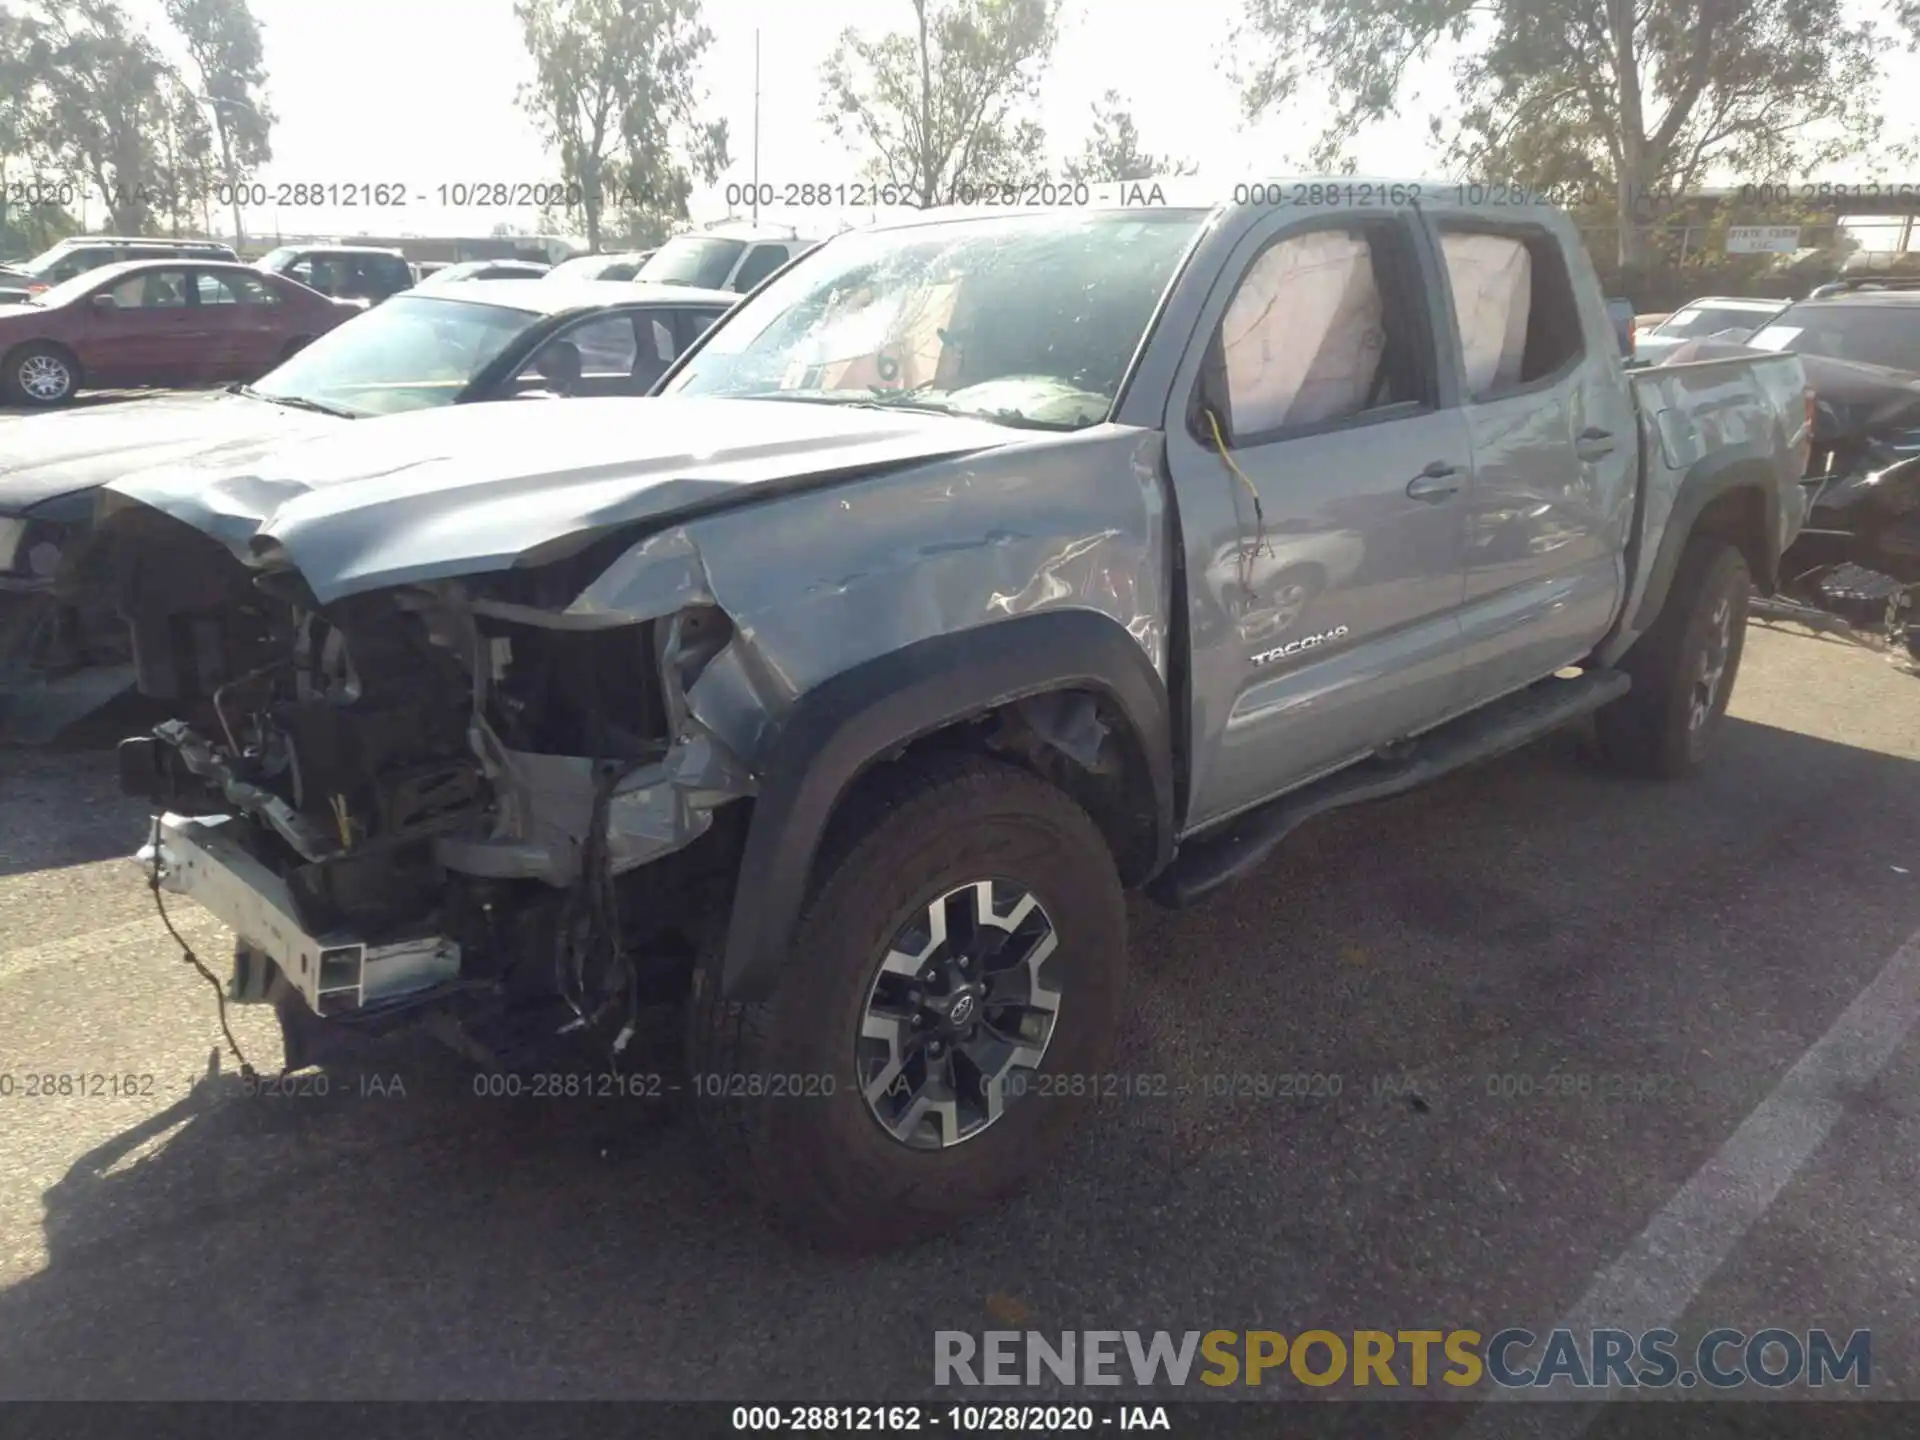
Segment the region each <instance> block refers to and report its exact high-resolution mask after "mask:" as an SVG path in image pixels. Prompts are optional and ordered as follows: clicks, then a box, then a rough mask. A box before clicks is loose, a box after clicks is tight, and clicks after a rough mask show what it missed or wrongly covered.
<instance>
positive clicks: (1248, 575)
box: [1204, 406, 1273, 599]
mask: <svg viewBox="0 0 1920 1440" xmlns="http://www.w3.org/2000/svg"><path fill="white" fill-rule="evenodd" d="M1204 413H1205V415H1206V417H1207V427H1208V428H1209V429H1210V430H1212V431H1213V445H1214V452H1215V453H1216V454H1217V455H1219V457H1220V463H1221V464H1223V465H1225V466H1226V467H1227V471H1228V473H1229V474H1231V475H1232V476H1233V477H1234V478H1235V479H1236V480H1238V481H1239V482H1240V483H1241V484H1242V485H1244V486H1246V487H1247V494H1248V495H1250V496H1251V497H1252V498H1253V547H1252V548H1251V549H1248V548H1247V547H1246V546H1245V545H1242V546H1241V547H1240V586H1241V588H1242V589H1243V590H1245V591H1246V592H1247V597H1248V598H1249V599H1258V598H1259V597H1258V596H1257V595H1255V594H1254V591H1253V561H1254V557H1255V556H1257V555H1259V553H1260V552H1261V551H1262V550H1263V549H1264V550H1265V551H1266V552H1267V553H1268V554H1269V555H1271V554H1272V553H1273V547H1272V546H1271V545H1269V544H1268V543H1267V512H1266V510H1265V509H1264V508H1263V507H1262V506H1261V504H1260V487H1259V486H1257V485H1255V484H1254V483H1253V481H1252V480H1251V479H1249V478H1248V477H1247V472H1246V471H1244V470H1242V469H1241V468H1240V467H1239V466H1238V465H1237V464H1235V463H1234V459H1233V455H1232V453H1231V452H1229V451H1228V449H1227V440H1226V437H1225V436H1224V435H1222V434H1221V433H1220V417H1219V416H1217V415H1215V414H1214V413H1213V409H1212V407H1211V406H1209V407H1208V408H1207V410H1206V411H1205V412H1204Z"/></svg>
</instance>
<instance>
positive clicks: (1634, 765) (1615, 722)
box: [1594, 535, 1752, 780]
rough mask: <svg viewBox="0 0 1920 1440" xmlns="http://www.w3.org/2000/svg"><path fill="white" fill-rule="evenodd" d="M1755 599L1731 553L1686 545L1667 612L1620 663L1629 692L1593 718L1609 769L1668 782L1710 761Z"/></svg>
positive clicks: (1710, 540)
mask: <svg viewBox="0 0 1920 1440" xmlns="http://www.w3.org/2000/svg"><path fill="white" fill-rule="evenodd" d="M1751 591H1752V577H1751V576H1750V574H1749V573H1748V570H1747V562H1746V559H1745V558H1744V557H1743V556H1742V555H1741V553H1740V552H1739V550H1737V549H1736V548H1735V547H1734V546H1733V545H1731V544H1729V543H1728V542H1727V541H1725V540H1722V539H1720V538H1718V537H1717V536H1713V535H1695V536H1692V537H1691V538H1690V539H1689V540H1688V541H1687V547H1686V549H1685V550H1684V551H1683V552H1682V553H1681V556H1680V565H1679V568H1678V570H1677V571H1676V572H1675V574H1674V577H1673V588H1672V589H1671V590H1670V591H1668V593H1667V600H1666V604H1665V605H1664V606H1663V607H1662V608H1661V611H1660V614H1659V616H1658V617H1657V618H1656V619H1655V620H1654V622H1653V625H1652V627H1651V628H1650V629H1649V630H1648V631H1647V633H1646V634H1645V635H1643V636H1641V637H1640V639H1639V640H1638V641H1637V642H1636V643H1635V644H1634V646H1633V648H1632V649H1630V650H1628V651H1627V653H1626V656H1625V658H1624V660H1623V661H1622V663H1621V667H1620V668H1621V669H1623V670H1625V671H1626V672H1627V673H1628V675H1630V676H1631V677H1632V679H1633V688H1632V689H1631V690H1629V691H1628V692H1627V693H1626V694H1625V695H1623V696H1621V697H1620V698H1619V699H1618V700H1616V701H1614V702H1613V703H1612V704H1610V705H1607V706H1604V707H1602V708H1601V709H1600V710H1599V711H1598V712H1597V713H1596V714H1595V716H1594V728H1595V733H1596V735H1597V736H1598V739H1599V742H1600V753H1601V755H1602V757H1603V758H1604V759H1605V760H1606V762H1607V763H1608V764H1609V766H1611V767H1612V768H1613V769H1615V770H1618V771H1621V772H1623V773H1625V774H1631V775H1644V776H1650V777H1653V778H1655V779H1663V780H1672V779H1678V778H1680V777H1681V776H1684V775H1688V774H1691V773H1692V772H1693V771H1695V770H1697V769H1699V768H1700V766H1701V765H1702V764H1703V763H1704V762H1705V761H1706V759H1707V756H1708V755H1709V754H1710V753H1711V751H1712V748H1713V742H1714V739H1715V737H1716V736H1718V734H1719V733H1720V729H1721V725H1722V723H1723V721H1724V720H1725V718H1726V711H1727V701H1728V699H1729V698H1730V697H1731V696H1732V694H1733V684H1734V679H1735V677H1736V676H1737V675H1738V674H1739V671H1740V656H1741V654H1742V652H1743V651H1744V649H1745V646H1746V638H1747V601H1748V597H1749V595H1750V594H1751Z"/></svg>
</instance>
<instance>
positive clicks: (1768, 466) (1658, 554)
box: [1633, 448, 1780, 634]
mask: <svg viewBox="0 0 1920 1440" xmlns="http://www.w3.org/2000/svg"><path fill="white" fill-rule="evenodd" d="M1776 465H1777V461H1776V460H1775V459H1774V458H1773V457H1771V456H1768V455H1764V454H1759V453H1756V452H1754V451H1752V450H1748V449H1745V448H1742V449H1736V450H1732V451H1728V452H1724V453H1721V454H1716V455H1711V456H1708V457H1707V458H1706V459H1705V460H1703V461H1701V462H1700V464H1698V465H1696V466H1695V467H1694V468H1693V469H1691V470H1689V471H1688V472H1687V473H1686V475H1685V476H1683V477H1682V478H1681V481H1680V488H1679V491H1678V493H1677V494H1675V496H1674V498H1673V509H1672V510H1671V511H1669V512H1668V514H1667V523H1666V524H1665V526H1663V527H1662V528H1661V531H1660V548H1659V549H1658V550H1656V551H1655V552H1654V555H1653V562H1652V568H1651V569H1650V570H1649V571H1648V573H1647V588H1646V590H1645V592H1644V593H1643V594H1642V595H1641V596H1640V604H1639V607H1638V608H1637V609H1636V610H1635V611H1634V615H1633V629H1634V631H1635V633H1636V634H1645V633H1646V631H1647V628H1648V627H1649V626H1651V625H1652V624H1653V622H1654V619H1655V617H1656V616H1658V615H1659V613H1660V611H1661V609H1662V607H1664V606H1665V605H1666V603H1667V592H1668V591H1669V590H1671V589H1672V588H1673V577H1674V574H1675V573H1676V572H1677V571H1678V570H1679V568H1680V555H1681V552H1682V551H1684V550H1685V549H1686V548H1687V541H1688V540H1689V539H1690V538H1691V537H1692V535H1693V530H1694V526H1695V525H1697V524H1698V523H1699V520H1700V517H1701V515H1703V514H1704V513H1705V512H1706V509H1707V507H1708V506H1709V505H1711V504H1713V503H1714V502H1715V501H1716V500H1719V499H1721V498H1722V497H1724V496H1726V495H1730V494H1732V493H1734V492H1735V491H1738V490H1753V491H1755V492H1757V493H1758V494H1759V496H1760V524H1761V540H1762V544H1761V554H1762V556H1763V557H1765V558H1764V562H1763V563H1764V566H1765V568H1764V569H1763V570H1756V572H1755V573H1754V577H1753V579H1754V582H1755V583H1756V584H1757V585H1758V586H1759V587H1760V588H1761V589H1762V590H1764V591H1771V590H1772V589H1773V587H1774V584H1775V582H1776V581H1777V579H1778V578H1779V577H1778V571H1779V566H1780V505H1779V501H1778V500H1777V499H1776V497H1775V492H1776V491H1777V490H1778V488H1779V484H1780V481H1779V476H1778V472H1777V470H1776V468H1775V467H1776Z"/></svg>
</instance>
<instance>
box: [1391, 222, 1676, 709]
mask: <svg viewBox="0 0 1920 1440" xmlns="http://www.w3.org/2000/svg"><path fill="white" fill-rule="evenodd" d="M1425 214H1426V222H1427V223H1426V227H1425V234H1426V238H1427V242H1428V243H1429V244H1430V245H1431V246H1432V247H1433V250H1434V252H1435V254H1436V256H1437V259H1438V263H1439V268H1440V270H1441V272H1442V273H1443V274H1444V275H1445V277H1446V283H1447V290H1448V296H1449V301H1450V303H1449V304H1448V305H1447V306H1446V307H1445V310H1444V314H1443V316H1442V327H1443V331H1444V332H1445V334H1446V339H1445V349H1446V352H1447V356H1448V359H1449V362H1450V363H1451V364H1453V365H1454V366H1456V367H1457V368H1458V369H1459V371H1460V385H1461V389H1462V404H1463V407H1464V415H1465V417H1466V424H1467V427H1468V430H1469V434H1470V438H1471V444H1472V449H1473V482H1472V486H1471V488H1470V490H1469V492H1468V494H1467V496H1466V506H1465V509H1466V515H1467V561H1466V591H1465V603H1464V606H1463V608H1462V611H1461V628H1462V647H1463V648H1462V670H1463V685H1464V688H1465V692H1466V695H1467V696H1468V697H1469V698H1470V699H1471V700H1473V701H1481V700H1487V699H1492V698H1495V697H1496V696H1498V695H1501V694H1504V693H1506V692H1508V691H1511V690H1516V689H1519V688H1521V687H1523V686H1526V685H1530V684H1532V683H1533V682H1534V681H1536V680H1539V679H1542V678H1543V677H1545V676H1547V675H1551V674H1552V673H1553V672H1554V671H1555V670H1558V669H1559V668H1561V667H1562V666H1564V665H1567V664H1570V663H1572V662H1574V661H1576V660H1579V659H1582V658H1584V656H1585V655H1586V653H1587V652H1588V651H1589V650H1590V649H1591V648H1592V645H1593V642H1594V641H1595V640H1596V639H1597V638H1598V637H1599V636H1600V635H1602V634H1604V633H1605V631H1606V630H1607V628H1608V625H1609V624H1610V623H1611V620H1612V617H1613V613H1614V610H1615V607H1616V604H1617V602H1618V598H1619V593H1620V587H1621V585H1622V584H1623V583H1624V577H1623V576H1622V574H1621V570H1620V566H1621V554H1622V546H1623V541H1624V538H1625V535H1626V527H1627V524H1628V522H1629V521H1630V519H1631V512H1632V506H1633V487H1634V481H1635V475H1636V457H1637V444H1638V441H1637V433H1638V432H1637V429H1636V426H1635V420H1634V414H1633V410H1632V402H1631V398H1630V396H1629V394H1628V392H1627V388H1626V385H1625V382H1624V380H1623V378H1622V372H1621V370H1620V367H1619V362H1618V360H1617V358H1616V357H1615V356H1614V355H1613V353H1612V349H1611V336H1612V329H1611V324H1610V322H1609V320H1608V317H1607V315H1606V312H1605V301H1604V300H1603V299H1602V298H1601V295H1600V286H1599V283H1598V280H1597V279H1596V278H1595V277H1594V276H1593V275H1592V271H1591V267H1590V266H1589V265H1588V262H1587V260H1586V256H1585V255H1584V253H1581V252H1577V251H1576V252H1572V253H1571V254H1570V253H1569V250H1568V248H1567V246H1566V244H1565V243H1564V242H1563V241H1562V239H1561V238H1560V236H1559V235H1558V234H1557V233H1555V231H1554V230H1552V229H1550V228H1548V226H1547V225H1546V224H1545V223H1541V222H1531V223H1529V222H1527V221H1525V220H1516V221H1508V220H1507V219H1506V218H1505V217H1501V218H1499V219H1490V218H1489V217H1488V216H1487V215H1486V214H1485V213H1484V212H1480V213H1475V212H1471V211H1455V210H1448V209H1444V208H1438V207H1434V208H1428V209H1427V210H1426V212H1425ZM1576 271H1578V279H1577V280H1576ZM1583 294H1584V295H1586V296H1588V297H1589V303H1590V304H1591V305H1592V306H1593V307H1596V309H1595V312H1594V313H1592V314H1583V313H1582V301H1581V298H1580V297H1581V296H1582V295H1583ZM1593 337H1599V340H1598V342H1596V341H1595V339H1594V338H1593Z"/></svg>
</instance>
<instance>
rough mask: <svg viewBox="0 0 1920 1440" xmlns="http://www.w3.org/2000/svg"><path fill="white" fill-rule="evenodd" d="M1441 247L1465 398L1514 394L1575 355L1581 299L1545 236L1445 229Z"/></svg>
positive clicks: (1579, 339) (1579, 346) (1579, 342)
mask: <svg viewBox="0 0 1920 1440" xmlns="http://www.w3.org/2000/svg"><path fill="white" fill-rule="evenodd" d="M1440 250H1441V254H1442V257H1443V258H1444V259H1445V261H1446V269H1447V287H1448V289H1449V290H1450V291H1451V292H1452V296H1453V318H1454V323H1455V324H1456V325H1457V326H1458V327H1459V331H1460V350H1461V361H1462V365H1463V371H1464V374H1465V378H1466V386H1467V395H1468V397H1469V398H1470V399H1473V400H1492V399H1498V398H1499V397H1500V396H1502V395H1507V394H1511V393H1513V392H1514V391H1516V390H1519V389H1521V388H1523V387H1525V386H1527V385H1529V384H1531V383H1533V382H1534V381H1535V380H1540V379H1543V378H1545V377H1547V376H1549V375H1552V374H1554V373H1555V372H1556V371H1558V370H1560V369H1561V368H1562V367H1563V366H1565V365H1566V364H1567V363H1568V362H1569V361H1572V360H1575V359H1577V358H1578V357H1579V356H1580V354H1581V351H1582V349H1583V348H1584V344H1585V341H1584V336H1583V332H1582V330H1581V327H1580V308H1579V302H1578V301H1577V300H1576V299H1575V297H1574V291H1573V281H1572V277H1571V276H1569V275H1568V274H1567V268H1566V262H1565V260H1564V258H1563V257H1562V256H1561V253H1560V250H1559V247H1558V246H1557V245H1555V244H1554V243H1553V241H1552V240H1551V238H1550V237H1547V236H1545V235H1541V236H1539V237H1537V238H1534V239H1527V238H1522V237H1519V236H1514V235H1494V234H1486V233H1481V232H1475V231H1470V230H1448V231H1444V232H1442V234H1441V236H1440Z"/></svg>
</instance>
